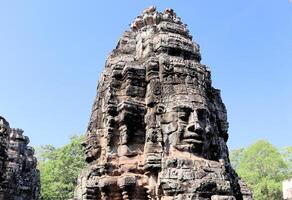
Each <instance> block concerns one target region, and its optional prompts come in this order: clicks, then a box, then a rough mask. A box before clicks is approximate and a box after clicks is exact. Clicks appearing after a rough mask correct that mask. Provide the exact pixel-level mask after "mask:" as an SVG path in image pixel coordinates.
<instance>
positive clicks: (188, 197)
mask: <svg viewBox="0 0 292 200" xmlns="http://www.w3.org/2000/svg"><path fill="white" fill-rule="evenodd" d="M200 60H201V54H200V50H199V45H198V44H196V43H195V42H192V36H191V35H190V33H189V31H188V29H187V26H186V25H185V24H184V23H183V22H182V21H181V19H180V18H179V17H178V16H177V15H176V14H175V12H174V11H173V10H172V9H166V10H165V11H164V12H163V13H160V12H158V11H156V9H155V8H154V7H150V8H148V9H146V10H144V11H143V13H142V14H141V15H140V16H138V17H137V18H136V19H135V20H134V22H133V23H132V24H131V30H130V31H126V32H125V33H124V34H123V36H122V37H121V38H120V40H119V42H118V44H117V47H116V48H115V49H114V50H113V51H112V53H111V54H110V56H109V57H108V59H107V61H106V64H105V69H104V71H103V73H102V75H101V78H100V82H99V84H98V87H97V96H96V99H95V101H94V105H93V108H92V114H91V118H90V122H89V126H88V130H87V139H86V142H85V144H84V146H85V149H86V152H85V153H86V161H87V162H88V163H89V166H88V168H87V169H84V170H83V172H82V173H81V174H80V176H79V179H78V186H77V188H76V191H75V199H77V200H95V199H102V200H122V199H123V200H144V199H157V200H158V199H160V200H196V199H198V200H207V199H211V200H235V199H236V200H241V199H244V200H250V199H252V195H251V192H250V190H249V189H248V188H247V187H246V185H245V184H244V183H243V182H242V181H241V180H240V179H239V177H238V176H237V174H236V173H235V171H234V170H233V169H232V167H231V165H230V161H229V158H228V149H227V145H226V142H227V139H228V133H227V129H228V122H227V114H226V109H225V106H224V104H223V102H222V100H221V97H220V91H219V90H218V89H215V88H213V87H212V86H211V75H210V70H209V69H208V67H206V66H205V65H203V64H201V63H200Z"/></svg>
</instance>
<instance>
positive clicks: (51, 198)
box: [37, 136, 85, 200]
mask: <svg viewBox="0 0 292 200" xmlns="http://www.w3.org/2000/svg"><path fill="white" fill-rule="evenodd" d="M83 139H84V136H73V137H72V138H71V139H70V143H69V144H67V145H65V146H63V147H60V148H55V147H53V146H51V145H45V146H42V147H40V148H38V149H37V157H38V161H39V162H38V168H39V169H40V172H41V195H42V199H43V200H64V199H69V198H72V197H73V192H74V188H75V185H76V181H77V177H78V174H79V172H80V171H81V169H82V168H84V167H85V162H84V156H83V149H82V146H81V142H82V141H83Z"/></svg>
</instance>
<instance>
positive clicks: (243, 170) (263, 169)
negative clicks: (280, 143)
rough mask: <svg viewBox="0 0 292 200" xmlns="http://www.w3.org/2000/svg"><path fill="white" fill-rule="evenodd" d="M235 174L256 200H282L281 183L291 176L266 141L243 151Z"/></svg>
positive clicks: (274, 149)
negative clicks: (245, 184)
mask: <svg viewBox="0 0 292 200" xmlns="http://www.w3.org/2000/svg"><path fill="white" fill-rule="evenodd" d="M237 172H238V174H239V175H240V176H241V177H242V179H243V180H245V182H246V183H247V185H248V186H249V187H250V188H251V190H252V192H253V195H254V198H255V199H256V200H267V199H273V200H278V199H279V200H280V199H282V190H281V183H282V181H283V180H284V179H285V178H288V177H289V176H290V175H291V174H290V172H289V166H288V164H287V163H286V162H285V160H284V159H283V156H282V155H281V153H280V152H279V151H278V150H277V148H275V147H274V146H273V145H272V144H270V143H269V142H267V141H266V140H259V141H257V142H256V143H255V144H253V145H251V146H249V147H248V148H246V149H245V150H244V151H243V153H242V155H241V156H240V164H239V166H238V170H237Z"/></svg>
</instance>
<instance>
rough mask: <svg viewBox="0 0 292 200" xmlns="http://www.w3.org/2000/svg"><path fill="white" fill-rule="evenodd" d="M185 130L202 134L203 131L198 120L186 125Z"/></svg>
mask: <svg viewBox="0 0 292 200" xmlns="http://www.w3.org/2000/svg"><path fill="white" fill-rule="evenodd" d="M187 130H188V131H189V132H194V133H197V134H202V133H203V128H202V126H201V124H200V123H199V122H195V123H192V124H190V125H188V127H187Z"/></svg>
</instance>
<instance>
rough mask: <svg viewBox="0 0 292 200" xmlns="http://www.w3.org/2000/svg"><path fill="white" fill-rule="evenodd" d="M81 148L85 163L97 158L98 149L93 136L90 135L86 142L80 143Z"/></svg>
mask: <svg viewBox="0 0 292 200" xmlns="http://www.w3.org/2000/svg"><path fill="white" fill-rule="evenodd" d="M82 146H83V147H84V151H85V160H86V161H87V162H91V161H93V160H95V159H96V158H97V157H98V154H99V153H100V147H99V145H98V142H97V138H96V137H95V136H93V135H91V137H87V138H86V141H84V142H83V143H82Z"/></svg>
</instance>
